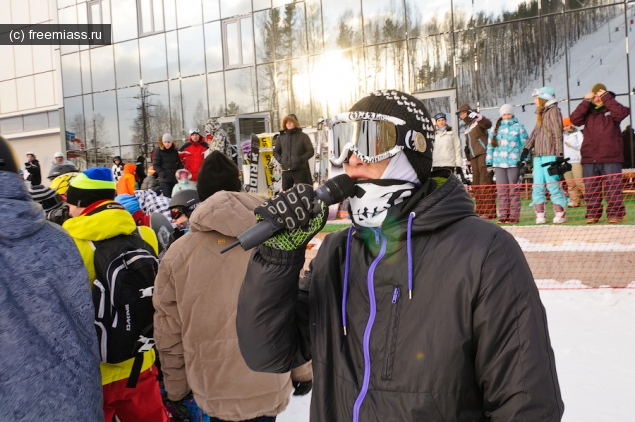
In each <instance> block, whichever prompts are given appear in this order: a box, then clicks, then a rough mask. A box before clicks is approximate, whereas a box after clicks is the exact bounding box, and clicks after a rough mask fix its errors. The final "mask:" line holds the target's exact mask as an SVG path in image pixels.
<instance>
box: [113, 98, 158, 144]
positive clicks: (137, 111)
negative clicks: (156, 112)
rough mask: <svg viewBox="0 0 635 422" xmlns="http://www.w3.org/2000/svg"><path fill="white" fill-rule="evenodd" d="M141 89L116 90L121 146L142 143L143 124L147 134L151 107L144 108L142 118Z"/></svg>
mask: <svg viewBox="0 0 635 422" xmlns="http://www.w3.org/2000/svg"><path fill="white" fill-rule="evenodd" d="M142 89H143V88H141V87H132V88H125V89H118V90H117V106H118V107H119V139H121V143H122V144H135V143H141V142H143V128H144V123H145V127H146V132H149V130H150V112H151V109H152V107H146V110H145V111H146V113H145V118H144V115H143V109H142V108H141V104H142V102H141V90H142ZM135 97H138V98H135ZM144 121H145V122H144ZM148 135H149V133H148Z"/></svg>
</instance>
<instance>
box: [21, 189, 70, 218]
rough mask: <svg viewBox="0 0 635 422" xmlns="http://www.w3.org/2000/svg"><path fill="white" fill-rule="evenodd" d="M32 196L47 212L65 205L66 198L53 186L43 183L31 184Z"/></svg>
mask: <svg viewBox="0 0 635 422" xmlns="http://www.w3.org/2000/svg"><path fill="white" fill-rule="evenodd" d="M29 193H30V194H31V198H32V199H33V200H34V201H35V202H37V203H39V204H40V205H41V206H42V208H43V209H44V211H45V212H47V213H48V212H49V211H52V210H56V209H58V208H62V207H63V206H64V200H63V199H62V198H61V197H60V196H59V195H58V194H57V192H55V191H54V190H53V189H51V188H47V187H46V186H42V185H35V186H31V190H30V191H29Z"/></svg>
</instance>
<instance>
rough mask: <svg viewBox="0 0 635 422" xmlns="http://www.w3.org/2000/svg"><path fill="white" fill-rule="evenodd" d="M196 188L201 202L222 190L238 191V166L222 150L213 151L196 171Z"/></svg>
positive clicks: (239, 189)
mask: <svg viewBox="0 0 635 422" xmlns="http://www.w3.org/2000/svg"><path fill="white" fill-rule="evenodd" d="M196 190H197V191H198V196H199V198H200V200H201V202H203V201H205V200H206V199H207V198H209V197H210V196H212V195H214V194H215V193H216V192H219V191H222V190H225V191H232V192H240V191H241V184H240V179H239V178H238V167H237V166H236V164H234V162H233V161H231V160H230V159H229V158H227V156H226V155H225V154H223V153H222V152H220V151H213V152H212V153H211V154H210V155H208V156H207V158H205V161H203V165H202V166H201V169H200V170H199V172H198V184H197V185H196Z"/></svg>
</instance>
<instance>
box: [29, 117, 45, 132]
mask: <svg viewBox="0 0 635 422" xmlns="http://www.w3.org/2000/svg"><path fill="white" fill-rule="evenodd" d="M48 127H49V118H48V114H47V113H36V114H27V115H25V116H24V131H25V132H30V131H33V130H42V129H46V128H48Z"/></svg>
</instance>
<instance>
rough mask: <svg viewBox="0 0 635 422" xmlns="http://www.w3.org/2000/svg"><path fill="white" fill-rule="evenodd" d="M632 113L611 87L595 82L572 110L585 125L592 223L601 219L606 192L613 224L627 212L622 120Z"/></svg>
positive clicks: (589, 219)
mask: <svg viewBox="0 0 635 422" xmlns="http://www.w3.org/2000/svg"><path fill="white" fill-rule="evenodd" d="M630 113H631V111H630V109H629V108H628V107H626V106H623V105H622V104H620V103H618V102H617V100H616V99H615V94H614V93H612V92H610V91H607V90H606V86H605V85H603V84H595V85H594V86H593V88H592V89H591V92H589V93H588V94H586V95H585V96H584V101H582V102H581V103H580V104H579V105H578V106H577V107H576V109H575V110H574V111H573V113H571V123H573V124H574V125H576V126H584V143H583V144H582V148H581V149H580V154H581V163H582V173H583V175H584V179H585V187H586V189H585V192H586V193H585V197H584V201H585V202H586V221H587V223H588V224H594V223H597V222H598V221H600V218H601V217H602V212H603V205H602V197H603V196H606V203H607V204H606V216H607V219H608V221H609V223H610V224H619V223H620V222H621V221H622V219H623V218H624V216H625V215H626V208H625V207H624V199H623V196H622V190H623V189H624V186H623V182H622V163H623V162H624V145H623V142H624V140H623V139H622V134H621V131H620V123H621V122H622V120H624V119H625V118H626V117H627V116H629V115H630ZM602 185H604V188H603V187H602ZM603 192H604V193H603Z"/></svg>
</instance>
